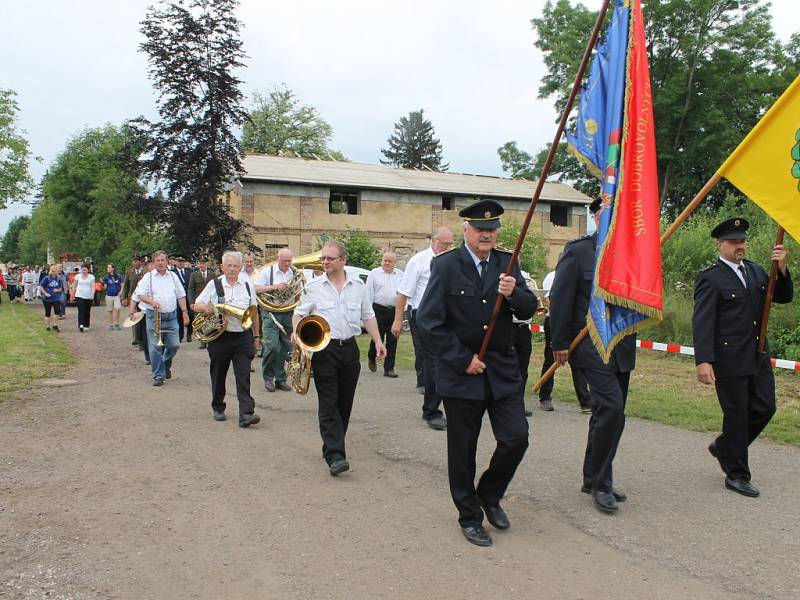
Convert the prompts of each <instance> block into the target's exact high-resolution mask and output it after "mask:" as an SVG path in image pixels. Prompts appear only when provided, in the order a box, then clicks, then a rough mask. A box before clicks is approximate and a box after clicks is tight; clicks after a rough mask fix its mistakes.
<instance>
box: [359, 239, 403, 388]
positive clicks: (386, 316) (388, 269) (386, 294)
mask: <svg viewBox="0 0 800 600" xmlns="http://www.w3.org/2000/svg"><path fill="white" fill-rule="evenodd" d="M396 260H397V257H396V256H395V254H394V252H389V251H387V252H384V253H383V257H382V258H381V266H380V267H377V268H375V269H372V271H371V272H370V274H369V277H367V294H369V299H370V303H371V304H372V310H373V311H375V319H376V320H377V321H378V331H379V332H380V335H381V340H384V344H386V360H384V361H383V374H384V376H386V377H392V378H395V377H397V373H395V370H394V360H395V353H396V352H397V338H396V337H394V336H393V335H392V332H391V328H392V322H393V321H394V310H395V304H396V303H397V287H398V286H399V285H400V281H401V280H402V278H403V272H402V271H401V270H400V269H395V268H394V263H395V261H396ZM375 356H376V354H375V344H374V343H372V342H370V345H369V352H368V354H367V358H368V360H369V370H370V371H372V372H373V373H374V372H375V371H377V369H378V367H377V365H376V364H375Z"/></svg>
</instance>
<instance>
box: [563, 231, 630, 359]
mask: <svg viewBox="0 0 800 600" xmlns="http://www.w3.org/2000/svg"><path fill="white" fill-rule="evenodd" d="M596 247H597V234H596V233H595V234H594V235H591V236H585V237H582V238H579V239H577V240H573V241H571V242H569V243H568V244H567V245H566V247H565V248H564V254H563V255H562V256H561V259H560V260H559V261H558V265H556V275H555V280H554V281H553V287H552V288H551V289H550V346H551V348H552V349H553V350H566V349H567V348H569V345H570V343H571V342H572V340H573V339H575V337H576V336H577V335H578V333H579V332H580V331H581V329H583V328H584V327H586V315H587V314H588V312H589V300H590V299H591V297H592V282H593V281H594V267H595V249H596ZM569 362H570V364H571V365H573V366H575V367H580V368H591V369H607V370H612V371H615V372H623V373H624V372H627V371H633V369H634V368H635V367H636V336H635V335H628V336H625V337H624V338H623V339H622V340H621V341H620V342H619V343H618V344H617V345H616V347H615V348H614V352H613V353H612V354H611V360H610V361H609V363H608V364H607V365H606V364H604V363H603V360H602V359H601V358H600V355H599V354H598V353H597V350H596V349H595V347H594V344H593V343H592V340H591V339H590V338H589V337H588V336H587V337H586V338H585V339H584V340H583V341H582V342H581V343H580V344H579V345H578V347H577V348H575V351H574V352H573V353H572V354H570V356H569Z"/></svg>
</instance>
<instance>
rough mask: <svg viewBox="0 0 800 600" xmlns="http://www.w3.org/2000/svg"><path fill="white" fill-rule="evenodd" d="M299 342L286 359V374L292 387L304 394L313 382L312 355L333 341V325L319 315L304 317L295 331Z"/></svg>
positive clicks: (296, 339)
mask: <svg viewBox="0 0 800 600" xmlns="http://www.w3.org/2000/svg"><path fill="white" fill-rule="evenodd" d="M294 338H295V341H296V342H297V344H296V345H295V347H294V349H293V350H292V356H291V358H290V359H289V360H287V361H286V364H285V367H286V375H287V376H288V378H289V381H290V382H291V384H292V389H293V390H294V391H295V392H296V393H298V394H300V395H304V394H306V393H307V392H308V385H309V384H310V383H311V355H312V354H314V352H319V351H320V350H322V349H324V348H325V347H326V346H327V345H328V344H329V343H330V341H331V326H330V324H329V323H328V321H327V320H326V319H325V318H323V317H320V316H319V315H308V316H307V317H303V318H302V319H301V320H300V322H299V323H298V324H297V328H296V329H295V331H294Z"/></svg>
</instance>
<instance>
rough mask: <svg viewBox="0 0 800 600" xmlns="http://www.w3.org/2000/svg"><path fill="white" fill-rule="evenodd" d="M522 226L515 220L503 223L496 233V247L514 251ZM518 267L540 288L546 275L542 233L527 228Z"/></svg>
mask: <svg viewBox="0 0 800 600" xmlns="http://www.w3.org/2000/svg"><path fill="white" fill-rule="evenodd" d="M521 230H522V224H521V223H520V222H519V221H517V220H516V219H508V220H504V221H503V226H502V227H501V228H500V230H499V231H498V232H497V245H498V246H500V247H501V248H506V249H507V250H511V251H513V250H514V247H515V246H516V245H517V240H518V239H519V232H520V231H521ZM519 266H520V269H522V270H523V271H527V272H528V273H529V274H530V275H531V277H533V278H534V279H536V282H537V283H538V284H539V285H540V286H541V284H542V280H543V279H544V276H545V275H547V271H548V269H547V247H546V246H545V243H544V238H543V237H542V232H541V231H538V230H537V229H535V228H534V227H529V228H528V233H527V235H526V236H525V241H524V242H522V248H521V249H520V252H519Z"/></svg>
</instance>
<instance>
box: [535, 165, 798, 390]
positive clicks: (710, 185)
mask: <svg viewBox="0 0 800 600" xmlns="http://www.w3.org/2000/svg"><path fill="white" fill-rule="evenodd" d="M720 177H721V175H720V174H719V173H714V175H713V176H712V177H711V179H709V180H708V181H707V182H706V184H705V185H704V186H703V187H702V189H701V190H700V191H699V192H697V195H695V197H694V198H692V201H691V202H689V204H687V205H686V208H684V209H683V211H681V214H679V215H678V217H677V218H676V219H675V221H674V222H673V223H672V225H670V226H669V227H668V228H667V230H666V231H665V232H664V233H663V235H662V236H661V247H662V248H663V247H664V244H666V243H667V240H669V238H671V237H672V235H673V234H674V233H675V232H676V231H677V230H678V227H680V226H681V225H682V224H683V222H684V221H685V220H686V219H688V218H689V215H690V214H692V212H694V209H695V208H697V207H698V205H699V204H700V203H701V202H702V201H703V200H705V199H706V196H708V195H709V194H710V193H711V190H713V189H714V186H715V185H717V183H719V180H720ZM781 241H783V234H782V233H781ZM776 243H780V242H776ZM773 268H775V267H773ZM774 287H775V286H774V283H773V288H774ZM769 299H770V301H771V300H772V296H770V297H769ZM765 308H766V305H765ZM762 326H763V320H762ZM587 335H589V328H588V327H584V328H583V329H581V330H580V331H579V332H578V335H576V336H575V339H574V340H572V342H571V343H570V345H569V348H568V351H569V353H570V354H572V353H573V352H574V351H575V348H577V347H578V344H580V343H581V342H582V341H583V340H584V338H585V337H586V336H587ZM761 338H762V339H763V333H762V336H761ZM760 343H761V340H759V344H760ZM761 350H762V351H763V348H761ZM558 367H559V365H558V363H556V362H554V363H553V364H552V365H550V368H549V369H547V371H545V372H544V374H543V375H542V376H541V377H540V378H539V381H537V382H536V383H535V384H534V385H533V391H534V392H538V391H539V389H540V388H541V387H542V386H543V385H544V384H545V382H546V381H547V380H548V379H550V378H551V377H552V376H553V375H554V374H555V372H556V369H558Z"/></svg>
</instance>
